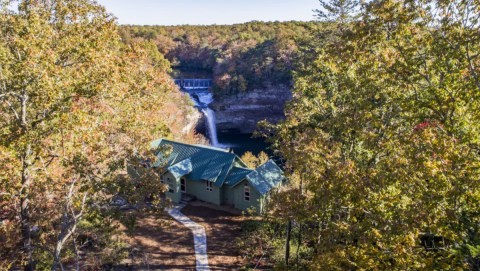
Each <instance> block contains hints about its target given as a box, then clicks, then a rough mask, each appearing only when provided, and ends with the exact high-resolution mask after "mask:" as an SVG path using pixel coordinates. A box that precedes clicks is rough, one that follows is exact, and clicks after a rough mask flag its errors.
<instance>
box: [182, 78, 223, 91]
mask: <svg viewBox="0 0 480 271" xmlns="http://www.w3.org/2000/svg"><path fill="white" fill-rule="evenodd" d="M173 80H174V81H175V84H177V86H179V87H180V88H181V89H185V90H192V89H202V88H209V87H211V86H213V80H212V79H173Z"/></svg>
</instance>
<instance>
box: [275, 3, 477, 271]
mask: <svg viewBox="0 0 480 271" xmlns="http://www.w3.org/2000/svg"><path fill="white" fill-rule="evenodd" d="M479 9H480V6H479V3H478V2H476V1H433V0H432V1H391V0H379V1H370V2H368V3H364V4H363V6H362V7H361V10H362V14H361V18H362V19H361V20H359V21H358V22H354V24H353V25H351V31H343V32H338V35H340V36H339V37H338V39H332V40H331V41H330V42H329V43H327V44H326V45H325V46H323V47H322V48H320V49H318V50H317V56H316V58H315V61H314V62H313V63H312V64H311V65H305V68H304V69H303V70H302V71H300V72H299V73H298V75H299V76H297V78H296V83H295V90H294V99H293V100H292V102H291V103H290V104H289V105H288V107H287V108H286V113H287V119H286V121H285V122H283V123H281V124H280V125H278V126H276V127H275V129H274V133H275V140H274V146H275V147H276V148H277V149H278V150H280V152H281V153H282V155H283V156H284V158H285V159H286V164H287V165H286V166H287V168H290V169H291V170H292V174H293V176H301V177H302V178H301V180H303V187H304V189H305V192H304V196H305V199H304V200H302V201H303V204H296V205H293V206H294V207H293V208H295V209H294V210H292V211H291V212H290V214H292V215H293V217H292V219H293V220H295V221H307V223H308V224H309V225H318V226H317V227H314V228H312V229H310V230H309V232H308V233H306V238H308V240H309V241H310V244H313V246H314V247H315V250H314V251H313V252H312V253H313V255H311V257H312V260H311V261H310V263H309V268H310V269H315V270H343V269H361V270H411V269H424V270H439V269H444V270H447V269H449V270H463V269H470V270H476V269H478V266H479V255H478V248H479V246H480V236H479V234H478V233H479V222H480V213H479V212H478V210H480V205H479V204H480V183H479V182H478V178H479V174H480V171H479V165H480V164H479V163H480V156H479V153H478V149H479V146H478V144H479V142H480V141H479V139H480V138H479V134H478V132H477V131H478V130H479V128H480V127H479V122H478V121H477V120H478V119H479V118H480V115H479V112H480V110H479V109H480V108H479V106H480V103H479V99H478V98H479V97H478V95H479V93H480V88H479V87H480V85H479V84H478V74H479V72H480V68H479V63H480V62H479V61H480V59H479V56H480V53H479V52H480V47H479V44H480V35H479V33H480V32H479V28H478V27H479V19H480V18H479V16H480V13H478V12H477V11H478V10H479ZM285 193H286V195H288V194H291V193H288V191H287V192H285ZM285 197H286V196H285ZM282 206H283V207H282ZM285 209H288V207H285V206H284V204H282V202H281V201H278V205H277V206H276V209H274V210H273V211H274V212H278V213H279V214H282V213H288V212H289V211H288V210H285Z"/></svg>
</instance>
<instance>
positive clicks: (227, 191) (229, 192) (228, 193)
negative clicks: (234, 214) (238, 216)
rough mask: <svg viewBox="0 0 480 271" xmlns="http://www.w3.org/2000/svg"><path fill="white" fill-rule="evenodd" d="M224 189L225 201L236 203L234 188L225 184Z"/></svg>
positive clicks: (226, 202) (225, 202)
mask: <svg viewBox="0 0 480 271" xmlns="http://www.w3.org/2000/svg"><path fill="white" fill-rule="evenodd" d="M222 189H223V203H224V204H228V205H234V204H235V193H234V191H235V190H234V189H233V188H232V187H229V186H226V185H224V186H223V187H222Z"/></svg>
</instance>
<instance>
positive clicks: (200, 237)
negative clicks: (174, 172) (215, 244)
mask: <svg viewBox="0 0 480 271" xmlns="http://www.w3.org/2000/svg"><path fill="white" fill-rule="evenodd" d="M183 207H185V205H183V204H181V205H176V206H174V207H173V208H170V209H168V214H169V215H171V216H172V217H173V218H175V219H176V220H177V221H178V222H180V223H182V224H183V225H185V227H187V228H189V229H190V230H191V231H192V233H193V242H194V248H195V258H196V267H197V271H209V270H210V267H209V266H208V255H207V235H206V234H205V228H203V226H201V225H199V224H197V223H195V222H193V221H192V220H190V219H189V218H188V217H187V216H185V215H184V214H182V213H181V212H180V210H181V209H182V208H183Z"/></svg>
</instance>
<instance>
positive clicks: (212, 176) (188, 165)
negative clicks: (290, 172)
mask: <svg viewBox="0 0 480 271" xmlns="http://www.w3.org/2000/svg"><path fill="white" fill-rule="evenodd" d="M152 147H153V148H159V149H160V151H159V153H158V154H157V155H158V158H159V159H158V160H159V162H158V164H160V163H166V164H167V166H168V170H169V171H170V172H171V173H172V174H173V175H175V177H176V178H179V177H183V176H186V177H187V178H189V179H190V180H194V181H202V180H208V181H211V182H214V185H215V186H217V187H221V186H222V185H223V184H226V185H228V186H232V187H234V186H236V185H237V184H239V183H240V182H241V181H242V180H245V179H246V180H248V182H249V183H250V184H251V185H252V186H253V187H254V188H255V189H256V190H257V191H258V192H259V193H260V194H261V195H264V194H266V193H267V192H268V191H270V190H271V189H272V188H273V187H276V186H278V185H280V184H281V182H282V181H283V179H284V177H283V171H282V170H281V169H280V168H279V167H278V166H277V164H275V162H273V160H269V161H268V162H266V163H265V164H263V165H261V166H259V167H258V168H257V169H255V170H253V169H249V168H246V167H243V166H245V163H244V162H243V161H242V160H240V158H239V157H238V156H237V155H235V154H233V153H230V152H227V151H226V150H223V149H218V148H214V147H209V146H203V145H190V144H184V143H180V142H175V141H171V140H167V139H159V140H156V141H154V142H152ZM170 147H171V152H170V153H169V154H167V155H164V153H165V150H166V149H169V148H170ZM154 166H155V165H154ZM157 166H158V165H157Z"/></svg>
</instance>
